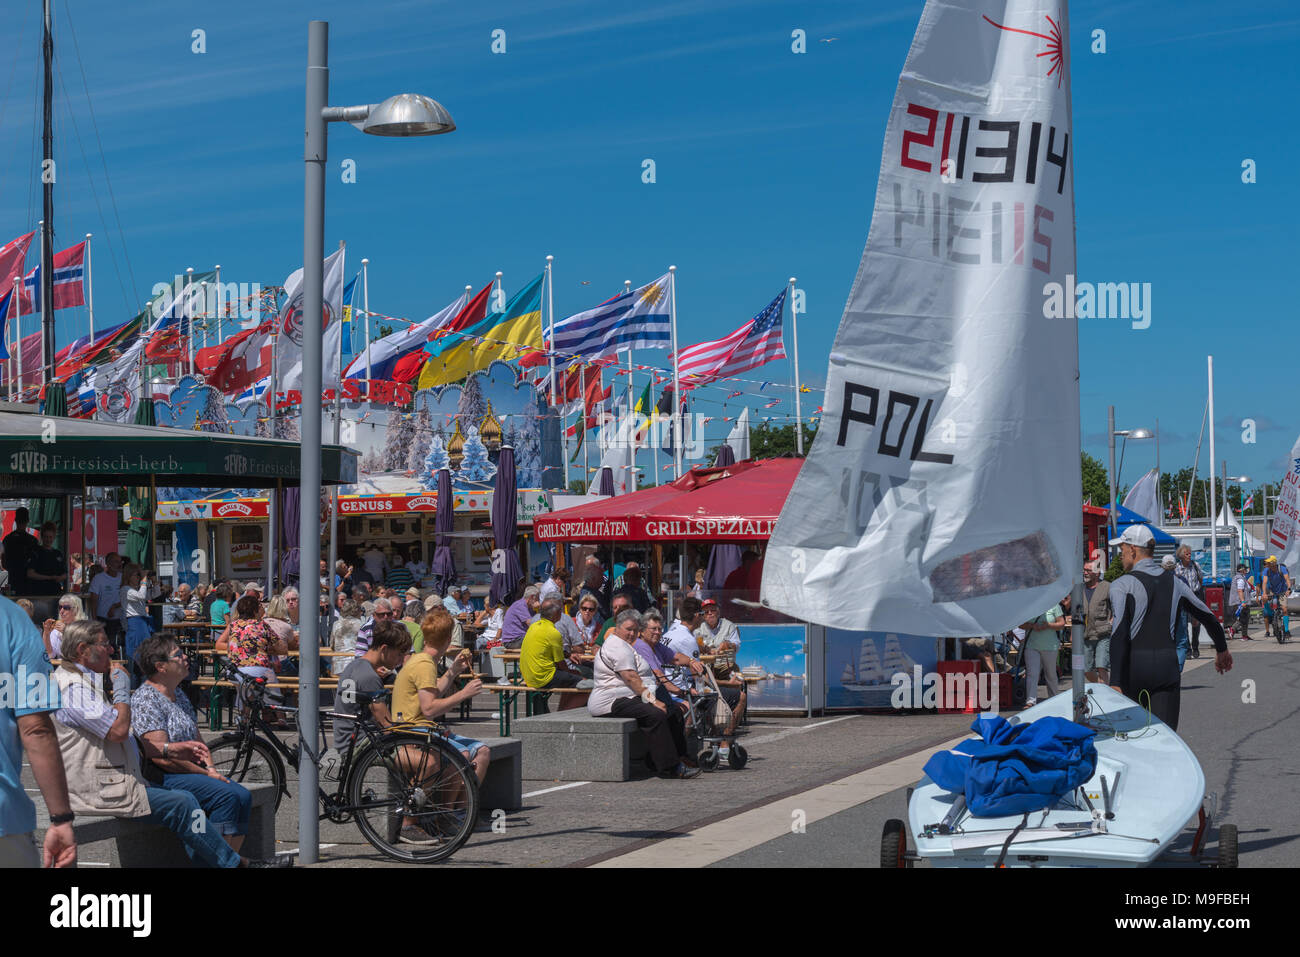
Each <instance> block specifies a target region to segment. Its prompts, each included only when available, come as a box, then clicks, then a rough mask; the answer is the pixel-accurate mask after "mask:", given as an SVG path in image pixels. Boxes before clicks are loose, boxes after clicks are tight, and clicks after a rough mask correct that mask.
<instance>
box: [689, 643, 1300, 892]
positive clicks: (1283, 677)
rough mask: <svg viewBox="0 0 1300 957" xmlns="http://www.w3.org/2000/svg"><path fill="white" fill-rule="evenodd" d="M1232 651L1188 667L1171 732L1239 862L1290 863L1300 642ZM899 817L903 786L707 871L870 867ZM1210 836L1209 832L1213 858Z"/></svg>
mask: <svg viewBox="0 0 1300 957" xmlns="http://www.w3.org/2000/svg"><path fill="white" fill-rule="evenodd" d="M1230 645H1231V649H1230V650H1231V651H1232V653H1233V655H1234V658H1235V664H1234V668H1233V670H1232V671H1231V672H1230V673H1229V674H1228V675H1226V676H1221V675H1217V674H1215V671H1214V667H1213V661H1212V659H1209V658H1201V659H1200V660H1199V661H1197V662H1189V663H1188V664H1189V665H1192V666H1193V667H1191V668H1189V670H1187V671H1186V672H1185V673H1184V677H1183V692H1182V713H1181V717H1180V721H1179V734H1180V735H1181V736H1182V737H1183V740H1185V741H1186V742H1187V743H1188V745H1189V746H1190V747H1191V748H1192V750H1193V751H1194V752H1195V753H1196V756H1197V758H1199V760H1200V762H1201V768H1202V770H1203V771H1204V772H1205V784H1206V790H1207V791H1208V792H1217V794H1218V798H1219V821H1220V822H1221V823H1228V822H1230V823H1233V824H1236V825H1237V827H1238V830H1239V839H1240V848H1239V853H1240V866H1241V867H1294V866H1296V864H1298V863H1300V843H1298V842H1300V815H1298V814H1297V812H1296V803H1295V802H1296V796H1295V794H1296V786H1297V784H1300V742H1297V740H1296V738H1295V734H1296V729H1297V727H1300V724H1298V723H1297V722H1296V720H1295V719H1296V717H1297V712H1300V642H1294V641H1293V642H1291V643H1288V644H1287V645H1284V646H1279V645H1278V644H1276V643H1275V642H1273V641H1268V642H1264V641H1252V642H1242V641H1233V642H1231V643H1230ZM1246 682H1252V683H1253V696H1254V701H1253V703H1252V702H1250V701H1249V700H1243V699H1249V698H1250V694H1249V693H1248V692H1249V691H1250V688H1249V686H1247V685H1246V684H1245V683H1246ZM906 816H907V815H906V790H905V788H898V789H895V790H893V791H890V792H889V793H887V794H883V795H881V796H879V797H877V798H874V799H872V800H869V801H864V802H862V803H860V804H856V805H854V806H853V807H850V808H847V809H846V810H844V811H841V812H840V813H838V814H835V815H832V816H830V817H827V818H824V819H822V820H820V821H817V822H815V823H812V824H810V825H809V826H808V829H807V832H806V833H804V834H794V833H791V834H787V835H785V836H783V837H780V838H778V839H776V840H772V841H769V842H766V843H764V844H762V845H760V846H759V847H756V848H753V849H750V850H747V851H744V852H742V853H739V854H735V855H732V856H730V857H727V858H724V859H722V860H720V861H718V862H716V864H715V865H714V866H720V867H817V866H826V867H877V866H879V858H880V835H881V831H882V829H883V828H884V824H885V821H886V820H887V819H889V818H895V817H896V818H900V819H903V820H906ZM1216 839H1217V832H1212V833H1211V834H1210V841H1211V843H1210V848H1209V849H1210V850H1211V852H1212V851H1213V850H1214V847H1215V845H1214V841H1215V840H1216ZM1191 840H1192V831H1191V830H1190V829H1189V830H1187V831H1186V832H1185V833H1184V835H1183V836H1182V837H1181V838H1180V839H1179V840H1178V841H1176V842H1175V844H1174V845H1173V848H1172V849H1173V850H1181V851H1186V850H1188V849H1190V847H1191ZM913 846H914V845H913ZM922 866H923V865H922Z"/></svg>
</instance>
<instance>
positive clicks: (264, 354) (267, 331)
mask: <svg viewBox="0 0 1300 957" xmlns="http://www.w3.org/2000/svg"><path fill="white" fill-rule="evenodd" d="M274 324H275V320H274V319H268V320H266V321H265V322H263V323H262V324H261V325H259V326H257V327H256V328H254V329H245V330H243V331H242V332H240V333H238V334H237V335H234V336H232V337H231V338H229V339H227V340H226V342H225V343H224V344H223V345H220V346H216V347H215V348H216V349H219V350H224V355H221V356H219V357H217V361H216V362H215V364H214V365H213V366H212V373H211V375H212V377H213V381H214V384H215V385H216V387H217V388H218V389H220V390H221V391H222V392H223V393H224V394H226V395H238V394H239V393H240V392H243V391H244V390H245V389H251V388H252V387H253V386H254V385H256V384H257V383H258V382H260V381H261V380H262V379H265V378H266V377H267V376H269V375H270V374H271V329H272V327H273V326H274ZM199 351H200V352H204V351H208V350H203V349H200V350H199ZM205 361H206V362H211V361H212V357H211V356H210V355H209V356H208V357H205ZM196 362H197V359H196Z"/></svg>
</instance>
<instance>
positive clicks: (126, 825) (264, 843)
mask: <svg viewBox="0 0 1300 957" xmlns="http://www.w3.org/2000/svg"><path fill="white" fill-rule="evenodd" d="M245 787H247V788H248V791H249V793H250V794H251V795H252V798H253V802H252V803H253V806H252V810H251V812H250V814H249V817H248V836H247V837H245V838H244V844H243V846H242V847H241V848H240V850H239V853H240V854H242V855H243V856H244V857H248V858H254V859H259V858H260V859H267V858H272V857H275V787H274V785H271V784H249V785H245ZM41 817H42V825H43V826H42V828H41V833H40V834H38V835H37V843H38V844H39V843H40V841H42V840H44V830H45V827H48V825H49V817H48V815H47V814H46V813H45V812H44V809H43V808H42V814H41ZM72 830H73V833H74V834H75V835H76V838H77V846H78V847H80V848H84V847H85V846H86V845H87V844H95V843H98V842H99V841H113V842H114V846H113V852H112V858H111V860H112V864H113V866H116V867H202V866H203V865H202V864H197V863H195V862H194V861H191V860H190V857H189V855H188V854H186V853H185V845H183V844H182V843H181V842H180V838H178V837H177V836H176V835H175V834H173V833H172V832H171V831H170V830H169V829H168V828H166V827H164V826H163V825H161V824H151V823H149V822H147V821H144V820H142V819H140V818H122V817H108V816H91V815H87V816H82V815H78V816H77V819H76V820H75V821H73V822H72Z"/></svg>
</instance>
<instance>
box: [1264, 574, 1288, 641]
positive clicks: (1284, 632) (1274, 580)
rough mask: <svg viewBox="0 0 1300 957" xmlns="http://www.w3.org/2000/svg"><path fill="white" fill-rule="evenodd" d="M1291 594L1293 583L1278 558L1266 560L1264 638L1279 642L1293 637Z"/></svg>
mask: <svg viewBox="0 0 1300 957" xmlns="http://www.w3.org/2000/svg"><path fill="white" fill-rule="evenodd" d="M1290 592H1291V582H1290V581H1288V576H1287V574H1286V572H1284V571H1283V570H1282V567H1281V566H1280V565H1279V564H1278V561H1277V556H1276V555H1270V556H1268V558H1266V559H1264V637H1265V638H1267V637H1269V633H1270V629H1271V630H1272V636H1273V637H1274V638H1276V639H1277V640H1278V641H1279V642H1281V641H1282V640H1283V638H1290V637H1291V628H1290V625H1291V622H1290V621H1289V620H1288V619H1289V616H1288V615H1287V607H1286V600H1287V595H1288V594H1290Z"/></svg>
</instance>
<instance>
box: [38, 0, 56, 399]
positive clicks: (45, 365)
mask: <svg viewBox="0 0 1300 957" xmlns="http://www.w3.org/2000/svg"><path fill="white" fill-rule="evenodd" d="M51 2H52V0H44V3H45V34H44V37H43V38H42V40H41V53H42V56H43V58H44V60H45V99H44V120H45V129H44V131H43V132H42V134H41V146H42V151H43V155H44V162H42V163H41V183H42V184H43V186H44V191H45V204H44V211H45V221H44V223H43V224H42V226H41V237H42V242H41V369H42V375H41V382H42V383H43V384H45V385H49V383H50V380H51V379H53V378H54V351H55V350H54V32H53V28H52V20H53V16H52V12H51V9H50V7H51Z"/></svg>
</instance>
